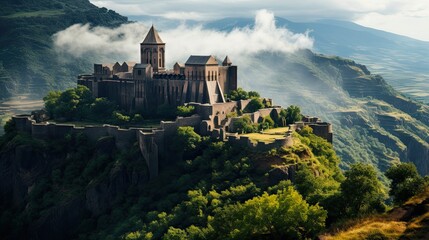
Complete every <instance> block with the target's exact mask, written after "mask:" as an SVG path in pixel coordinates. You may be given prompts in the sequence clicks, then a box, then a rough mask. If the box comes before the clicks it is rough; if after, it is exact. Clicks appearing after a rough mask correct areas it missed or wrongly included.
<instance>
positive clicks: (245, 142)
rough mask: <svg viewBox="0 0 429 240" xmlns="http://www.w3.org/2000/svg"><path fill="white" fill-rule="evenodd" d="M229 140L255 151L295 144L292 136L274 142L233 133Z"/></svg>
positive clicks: (233, 143)
mask: <svg viewBox="0 0 429 240" xmlns="http://www.w3.org/2000/svg"><path fill="white" fill-rule="evenodd" d="M228 142H229V143H231V144H232V145H235V146H240V147H246V148H249V149H252V150H255V151H269V150H271V149H273V148H280V147H291V146H293V144H294V141H293V138H292V136H285V138H284V139H276V140H275V141H274V142H272V143H266V142H256V143H255V142H252V141H251V140H250V138H249V137H246V136H238V135H231V136H229V137H228Z"/></svg>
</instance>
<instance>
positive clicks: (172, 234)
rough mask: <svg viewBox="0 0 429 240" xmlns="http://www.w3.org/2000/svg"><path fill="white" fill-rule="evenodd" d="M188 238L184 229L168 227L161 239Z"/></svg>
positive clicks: (180, 239) (177, 239)
mask: <svg viewBox="0 0 429 240" xmlns="http://www.w3.org/2000/svg"><path fill="white" fill-rule="evenodd" d="M186 239H189V238H188V234H187V233H186V231H185V230H182V229H180V228H174V227H169V228H168V231H167V233H166V234H164V236H163V237H162V240H186Z"/></svg>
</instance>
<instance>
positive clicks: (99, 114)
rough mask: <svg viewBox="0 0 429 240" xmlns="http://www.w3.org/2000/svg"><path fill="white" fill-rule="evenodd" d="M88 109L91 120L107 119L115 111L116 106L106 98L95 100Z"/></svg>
mask: <svg viewBox="0 0 429 240" xmlns="http://www.w3.org/2000/svg"><path fill="white" fill-rule="evenodd" d="M90 109H91V115H93V118H108V117H110V116H111V115H112V112H114V111H115V110H117V106H116V105H115V104H114V103H112V102H111V101H109V100H107V99H106V98H96V99H95V100H94V102H93V103H92V104H91V107H90Z"/></svg>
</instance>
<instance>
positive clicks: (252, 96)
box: [248, 91, 261, 98]
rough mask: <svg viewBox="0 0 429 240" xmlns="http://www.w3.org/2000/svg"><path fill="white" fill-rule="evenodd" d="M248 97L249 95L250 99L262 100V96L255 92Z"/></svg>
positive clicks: (251, 92) (250, 92)
mask: <svg viewBox="0 0 429 240" xmlns="http://www.w3.org/2000/svg"><path fill="white" fill-rule="evenodd" d="M248 95H249V98H260V97H261V95H259V93H258V92H255V91H249V93H248Z"/></svg>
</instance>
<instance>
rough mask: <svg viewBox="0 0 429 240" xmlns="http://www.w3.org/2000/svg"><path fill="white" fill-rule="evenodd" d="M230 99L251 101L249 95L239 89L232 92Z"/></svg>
mask: <svg viewBox="0 0 429 240" xmlns="http://www.w3.org/2000/svg"><path fill="white" fill-rule="evenodd" d="M230 98H231V100H233V101H238V100H246V99H249V94H248V93H247V92H246V91H244V90H243V89H242V88H237V90H232V91H231V94H230Z"/></svg>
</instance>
